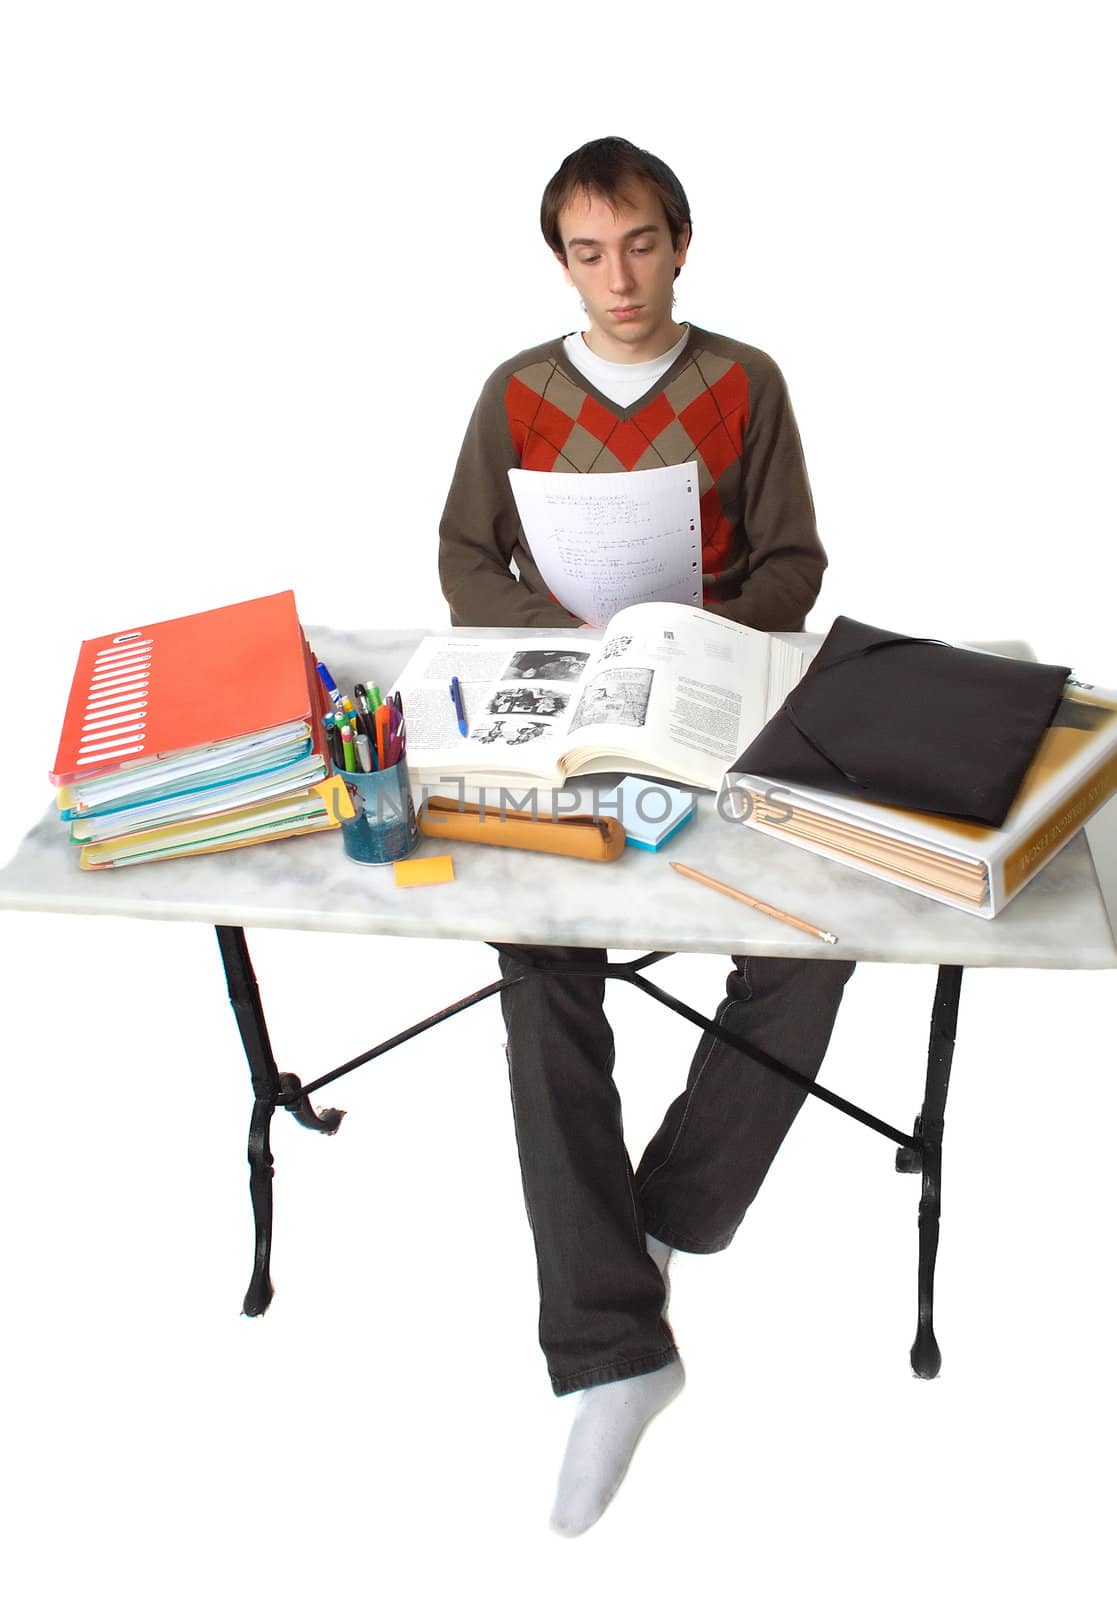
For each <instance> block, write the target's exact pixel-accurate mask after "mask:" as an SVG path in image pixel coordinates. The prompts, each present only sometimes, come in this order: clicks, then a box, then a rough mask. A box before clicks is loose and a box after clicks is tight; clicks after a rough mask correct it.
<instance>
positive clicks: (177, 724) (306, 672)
mask: <svg viewBox="0 0 1117 1600" xmlns="http://www.w3.org/2000/svg"><path fill="white" fill-rule="evenodd" d="M317 682H318V680H317V674H316V673H315V672H314V668H313V661H312V659H311V657H310V651H309V647H308V646H307V644H306V641H305V640H304V638H303V632H302V628H301V627H300V625H299V619H298V615H297V614H296V611H295V596H294V594H293V592H292V591H291V590H290V589H286V590H284V591H283V593H281V594H273V595H266V596H264V597H263V598H262V599H259V600H245V601H242V602H240V603H239V604H237V605H231V606H219V607H217V608H216V609H215V610H213V611H200V612H197V613H196V614H195V615H193V616H189V617H178V618H176V619H175V620H173V621H170V622H156V623H150V624H147V625H145V626H144V627H139V628H128V629H124V630H122V631H121V632H119V633H113V634H107V635H106V636H105V637H104V638H101V639H87V640H86V641H85V643H84V644H83V645H82V647H81V650H80V652H79V654H78V663H77V668H76V670H75V672H74V680H73V684H72V686H71V689H70V698H69V701H68V703H67V706H66V716H65V719H64V721H63V725H62V736H61V739H60V740H59V745H58V754H57V755H56V757H55V760H54V767H53V768H52V770H51V773H50V778H51V782H52V783H55V784H67V783H73V782H75V781H77V780H79V779H81V778H83V777H96V776H101V775H102V774H104V773H107V772H112V771H114V770H117V769H118V768H121V767H126V766H128V767H131V766H140V765H144V764H147V763H148V762H155V761H157V760H158V759H159V757H161V756H165V755H167V754H169V753H170V752H178V751H183V750H189V749H192V748H195V747H197V746H205V745H211V744H218V743H221V742H223V741H227V740H230V739H239V738H245V737H247V736H249V735H252V734H255V733H260V732H263V731H264V730H266V729H269V728H277V727H282V726H284V725H285V724H287V723H297V722H301V721H305V722H307V723H309V725H310V729H311V731H312V733H313V736H314V743H315V748H316V749H318V750H321V749H322V738H321V721H320V717H319V714H318V713H319V709H320V702H319V700H318V689H317Z"/></svg>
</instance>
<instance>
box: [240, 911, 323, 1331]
mask: <svg viewBox="0 0 1117 1600" xmlns="http://www.w3.org/2000/svg"><path fill="white" fill-rule="evenodd" d="M217 943H218V946H219V948H220V950H221V960H222V962H223V964H224V967H225V978H226V982H227V983H228V986H229V1000H230V1003H231V1004H232V1007H233V1012H234V1015H235V1016H236V1019H237V1026H238V1028H239V1029H240V1037H241V1043H242V1044H243V1045H244V1053H245V1055H246V1056H247V1057H248V1070H249V1072H250V1073H251V1076H252V1090H253V1093H254V1095H255V1097H256V1098H255V1102H254V1104H253V1107H252V1120H251V1123H250V1125H249V1130H248V1171H249V1191H250V1193H251V1195H252V1216H253V1220H254V1222H255V1226H256V1256H255V1261H254V1264H253V1268H252V1280H251V1282H250V1283H249V1285H248V1293H247V1294H246V1295H245V1297H244V1310H245V1314H246V1316H249V1317H259V1316H262V1315H263V1313H264V1312H265V1311H266V1310H267V1309H268V1306H269V1304H270V1302H271V1298H272V1294H273V1290H272V1284H271V1277H270V1273H269V1267H270V1263H271V1237H272V1178H273V1176H274V1170H275V1169H274V1167H273V1165H272V1153H271V1141H270V1138H269V1134H270V1131H271V1119H272V1113H273V1112H274V1111H275V1108H276V1105H277V1104H278V1102H279V1099H280V1097H281V1096H283V1097H284V1099H285V1100H286V1101H287V1109H288V1110H289V1111H290V1112H291V1114H292V1116H294V1118H295V1119H296V1121H298V1122H300V1123H301V1124H302V1125H303V1127H304V1128H317V1129H318V1131H319V1132H320V1133H336V1132H337V1130H338V1127H339V1125H340V1123H341V1119H342V1117H343V1116H344V1115H345V1113H344V1112H343V1111H336V1110H329V1111H321V1112H317V1111H315V1110H314V1108H313V1107H312V1106H311V1104H310V1101H309V1100H308V1099H307V1097H306V1095H305V1094H304V1095H300V1096H299V1098H297V1099H295V1100H293V1101H292V1100H290V1096H291V1095H292V1094H296V1095H297V1094H298V1093H299V1091H300V1090H301V1089H302V1084H301V1083H300V1082H299V1079H298V1078H297V1077H296V1075H295V1074H294V1073H293V1072H280V1071H279V1069H278V1068H277V1067H276V1064H275V1057H274V1056H273V1055H272V1048H271V1041H270V1039H269V1038H268V1026H267V1023H266V1021H265V1020H264V1008H263V1006H262V1005H261V1003H260V991H259V989H258V988H257V985H256V974H255V973H254V972H253V970H252V962H251V959H250V958H249V954H248V941H247V940H246V939H245V936H244V929H243V928H218V930H217Z"/></svg>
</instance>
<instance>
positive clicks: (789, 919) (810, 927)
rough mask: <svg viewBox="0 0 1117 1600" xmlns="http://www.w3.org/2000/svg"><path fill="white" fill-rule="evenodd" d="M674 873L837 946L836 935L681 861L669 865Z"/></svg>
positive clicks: (825, 942)
mask: <svg viewBox="0 0 1117 1600" xmlns="http://www.w3.org/2000/svg"><path fill="white" fill-rule="evenodd" d="M669 865H670V866H672V867H674V869H675V871H676V872H681V873H682V874H683V877H684V878H693V879H694V880H695V882H696V883H704V884H706V885H707V887H708V888H710V889H719V890H720V891H721V893H722V894H727V895H729V896H730V898H731V899H733V900H740V901H741V903H742V905H746V906H751V907H752V908H753V910H754V911H763V912H764V914H765V916H768V917H776V918H778V919H779V921H780V922H786V923H789V924H790V925H791V927H793V928H801V929H802V931H803V932H804V933H813V934H814V936H815V938H816V939H821V940H822V941H823V943H824V944H837V942H838V936H837V934H836V933H824V932H823V931H822V929H821V928H816V927H815V925H814V923H813V922H804V921H803V919H802V917H793V916H792V915H791V912H790V911H779V910H777V908H776V907H775V906H770V905H768V903H767V902H766V901H764V900H756V899H754V898H753V896H752V895H751V894H746V893H745V892H744V890H743V889H733V888H730V886H729V884H727V883H719V882H718V880H717V879H716V878H708V877H707V876H706V874H705V873H704V872H696V871H695V870H694V868H693V867H684V866H683V864H682V862H681V861H672V862H670V863H669Z"/></svg>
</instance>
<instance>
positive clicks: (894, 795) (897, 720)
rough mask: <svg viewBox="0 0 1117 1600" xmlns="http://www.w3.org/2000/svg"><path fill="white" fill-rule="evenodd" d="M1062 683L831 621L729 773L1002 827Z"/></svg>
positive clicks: (998, 660) (1035, 667)
mask: <svg viewBox="0 0 1117 1600" xmlns="http://www.w3.org/2000/svg"><path fill="white" fill-rule="evenodd" d="M1069 674H1070V668H1069V667H1051V666H1045V665H1044V664H1043V663H1042V662H1038V661H1017V660H1014V659H1011V658H1009V657H1007V656H996V655H986V654H985V653H984V652H983V651H980V650H962V649H959V648H958V647H957V646H956V645H949V644H943V643H941V642H940V641H939V640H937V639H912V638H909V637H907V635H905V634H901V633H889V632H887V631H886V630H885V629H884V628H873V627H870V626H869V624H868V623H865V622H855V621H854V620H853V618H852V617H838V618H837V619H836V620H835V622H834V625H833V627H832V628H831V629H830V632H829V633H828V634H827V635H826V638H825V640H824V641H823V643H822V647H821V649H820V650H819V652H818V654H817V655H816V656H815V658H814V660H813V661H812V662H811V664H810V666H809V667H808V669H807V671H806V673H805V674H804V675H803V678H802V679H801V680H800V682H799V684H798V685H797V687H796V688H795V689H793V690H792V692H791V693H790V694H789V695H788V697H787V699H786V700H785V701H784V703H783V706H782V707H781V708H780V710H779V711H778V712H777V713H776V715H775V716H774V717H773V718H772V719H771V721H770V722H768V723H767V725H766V726H765V727H764V728H762V729H761V731H760V733H759V734H758V735H757V737H756V738H755V739H754V740H753V742H752V743H751V744H750V745H749V747H748V749H747V750H745V751H743V752H742V754H741V755H740V756H739V757H738V758H737V760H736V761H735V762H734V764H733V768H732V770H733V771H734V772H742V773H749V774H751V775H753V776H754V777H758V778H764V779H766V780H770V781H771V782H772V783H773V784H774V785H778V784H779V783H781V782H782V783H788V784H795V785H806V786H807V787H808V788H812V789H824V790H828V791H829V792H830V793H833V794H840V795H848V796H850V797H851V798H853V799H857V800H870V801H873V802H875V803H879V804H881V805H894V806H906V807H910V808H912V809H913V810H916V811H931V812H937V813H939V814H940V815H942V816H948V817H958V818H960V819H964V820H967V821H971V822H978V823H982V824H984V825H985V826H986V827H992V828H999V827H1000V825H1001V823H1002V822H1003V821H1004V819H1005V816H1006V815H1007V813H1008V810H1009V807H1010V806H1011V804H1012V801H1013V798H1014V796H1015V794H1016V791H1017V789H1018V788H1019V786H1020V782H1021V780H1022V778H1023V776H1024V773H1025V772H1026V771H1027V768H1028V764H1029V762H1030V761H1031V759H1032V756H1033V755H1034V754H1035V750H1036V746H1037V745H1038V744H1039V741H1040V739H1041V738H1042V736H1043V733H1044V730H1045V729H1046V727H1047V725H1048V723H1049V722H1050V721H1051V719H1052V717H1053V716H1054V714H1055V711H1056V709H1057V708H1058V705H1059V701H1060V698H1061V696H1062V692H1063V685H1064V684H1065V683H1066V680H1067V678H1068V676H1069Z"/></svg>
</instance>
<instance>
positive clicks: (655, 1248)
mask: <svg viewBox="0 0 1117 1600" xmlns="http://www.w3.org/2000/svg"><path fill="white" fill-rule="evenodd" d="M644 1246H645V1248H646V1249H647V1252H648V1254H649V1255H650V1256H651V1258H652V1260H653V1261H654V1262H655V1264H656V1266H657V1267H658V1268H659V1270H660V1272H662V1274H663V1281H664V1283H666V1282H667V1263H668V1262H669V1261H670V1259H671V1246H670V1245H669V1244H664V1243H663V1240H662V1239H653V1238H652V1236H651V1234H650V1233H646V1234H645V1235H644Z"/></svg>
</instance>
